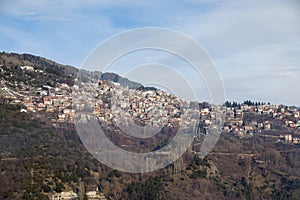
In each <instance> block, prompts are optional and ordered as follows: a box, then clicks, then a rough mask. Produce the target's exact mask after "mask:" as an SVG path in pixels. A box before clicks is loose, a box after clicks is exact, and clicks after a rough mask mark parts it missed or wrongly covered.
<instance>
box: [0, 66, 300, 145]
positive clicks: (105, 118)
mask: <svg viewBox="0 0 300 200" xmlns="http://www.w3.org/2000/svg"><path fill="white" fill-rule="evenodd" d="M21 70H22V71H25V72H27V73H28V72H30V73H36V74H43V73H45V72H43V71H42V70H35V69H34V68H33V67H31V66H21ZM2 71H3V69H2ZM75 82H76V81H75ZM7 83H8V82H7V81H5V80H4V79H2V80H1V85H2V86H3V87H2V89H1V93H2V96H3V97H4V98H5V99H6V100H7V101H9V103H10V104H22V105H23V106H24V107H23V108H21V109H20V112H33V113H38V112H46V113H48V114H50V116H51V120H52V121H53V123H60V122H69V123H73V122H74V117H75V110H76V109H77V110H78V109H79V107H80V106H81V107H82V108H84V106H87V105H88V107H89V108H91V109H93V114H95V115H97V117H98V119H99V121H100V122H105V123H115V124H117V125H119V126H122V125H123V126H125V125H126V126H128V124H129V123H133V122H134V123H136V124H139V125H142V126H143V125H151V126H153V127H155V128H158V127H162V126H163V125H166V126H169V127H175V126H178V125H180V126H183V127H184V126H189V125H190V124H193V123H196V122H197V123H198V124H199V131H198V132H199V133H201V134H205V133H206V132H207V130H208V129H209V128H210V127H211V126H212V125H213V124H214V122H215V121H216V120H220V121H221V120H222V119H221V118H222V112H221V110H224V109H226V110H225V111H226V118H225V120H224V126H223V127H222V131H223V133H226V134H233V135H235V136H237V137H241V138H242V137H252V136H254V135H256V134H260V135H266V136H267V135H272V136H274V137H277V138H278V141H279V142H288V143H294V144H298V143H300V137H299V134H300V109H299V108H297V107H289V106H284V105H271V104H264V103H254V102H251V101H245V102H244V103H242V104H237V103H229V102H226V104H225V105H222V106H215V105H209V104H204V105H205V106H202V105H200V104H199V105H200V106H198V104H197V103H195V102H190V101H188V100H182V99H179V98H178V97H176V96H174V95H170V94H167V93H165V92H163V91H161V90H155V91H154V90H149V91H140V90H135V89H128V88H126V87H123V86H120V84H119V83H115V82H112V81H103V80H98V82H96V83H95V81H94V82H93V83H92V84H90V85H88V84H86V85H85V86H84V87H87V88H89V90H86V91H90V90H91V91H93V93H92V95H91V94H87V93H82V90H81V91H80V92H81V93H76V91H77V90H78V89H82V88H80V87H79V86H78V85H76V84H75V85H74V86H73V87H72V86H71V85H68V84H66V83H57V84H56V85H55V86H49V85H42V87H32V86H28V85H25V84H22V83H21V84H19V86H18V87H17V88H16V87H15V90H13V89H12V88H11V87H9V84H7ZM80 84H83V83H82V82H80ZM81 87H82V86H81ZM76 89H77V90H76ZM85 89H86V88H85ZM78 91H79V90H78ZM72 92H73V93H72ZM88 95H90V97H89V98H87V97H88ZM74 96H75V97H76V100H79V102H76V103H75V106H73V107H72V97H73V98H74ZM77 97H80V98H82V99H80V98H77ZM73 101H74V99H73ZM84 104H86V105H84ZM197 119H199V121H197ZM272 130H276V131H275V132H274V131H272ZM269 137H270V136H269Z"/></svg>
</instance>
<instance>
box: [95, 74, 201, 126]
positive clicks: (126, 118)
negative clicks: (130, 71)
mask: <svg viewBox="0 0 300 200" xmlns="http://www.w3.org/2000/svg"><path fill="white" fill-rule="evenodd" d="M97 97H98V98H97V100H96V102H95V107H94V113H95V114H96V115H97V116H98V118H99V120H100V121H102V122H110V121H112V122H114V123H117V124H119V125H120V124H123V125H129V124H130V121H135V122H137V123H140V124H142V125H146V124H149V125H151V126H153V127H162V126H163V125H164V124H167V126H169V127H173V126H176V125H181V126H189V125H190V124H192V123H195V122H196V121H197V120H198V118H196V117H195V116H197V115H199V109H196V107H195V109H193V108H192V106H191V104H192V102H190V101H187V100H181V99H179V98H178V97H176V96H174V95H170V94H167V93H165V92H163V91H161V90H156V91H152V90H150V91H139V90H134V89H128V88H125V87H121V86H119V85H118V84H113V83H109V82H106V81H105V82H104V81H101V80H100V81H99V83H98V90H97Z"/></svg>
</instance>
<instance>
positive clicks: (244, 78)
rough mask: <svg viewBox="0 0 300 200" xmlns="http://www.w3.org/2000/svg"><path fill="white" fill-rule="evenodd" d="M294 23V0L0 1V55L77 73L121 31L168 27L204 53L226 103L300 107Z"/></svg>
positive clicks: (299, 15)
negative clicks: (33, 58)
mask: <svg viewBox="0 0 300 200" xmlns="http://www.w3.org/2000/svg"><path fill="white" fill-rule="evenodd" d="M299 24H300V4H299V3H298V2H297V0H294V1H293V0H287V1H279V0H264V1H259V0H251V1H250V0H249V1H234V0H226V1H221V0H183V1H176V0H165V1H158V0H154V1H138V0H124V1H117V0H109V1H108V0H86V1H81V0H74V1H64V0H60V1H59V0H52V1H43V0H41V1H34V0H22V1H21V0H20V1H17V0H1V1H0V50H1V51H8V52H19V53H31V54H35V55H40V56H43V57H46V58H49V59H52V60H55V61H57V62H59V63H64V64H71V65H74V66H80V65H81V64H82V62H83V61H84V59H85V58H86V57H87V56H88V54H89V53H90V51H91V50H92V49H93V48H95V47H96V46H97V45H98V44H99V43H100V42H102V41H103V40H105V39H106V38H108V37H110V36H112V35H114V34H117V33H119V32H121V31H125V30H128V29H132V28H141V27H163V28H170V29H174V30H177V31H180V32H182V33H185V34H187V35H189V36H191V37H192V38H194V39H195V40H196V41H197V42H198V43H200V44H201V45H202V46H203V47H204V48H205V49H206V50H207V52H208V53H209V55H210V56H211V58H212V59H213V61H214V62H215V64H216V65H217V67H218V70H219V71H220V74H221V75H222V77H223V80H224V85H225V89H226V95H227V98H228V99H229V100H239V101H242V100H244V99H252V100H257V101H266V102H272V103H277V104H278V103H285V104H290V105H300V103H299V102H300V101H299V99H300V93H299V89H298V86H299V83H300V79H299V75H300V26H299Z"/></svg>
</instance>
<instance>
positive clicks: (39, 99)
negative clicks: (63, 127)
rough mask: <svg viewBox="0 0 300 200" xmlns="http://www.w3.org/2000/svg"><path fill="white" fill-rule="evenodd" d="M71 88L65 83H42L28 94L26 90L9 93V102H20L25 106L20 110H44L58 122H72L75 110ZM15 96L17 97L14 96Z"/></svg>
mask: <svg viewBox="0 0 300 200" xmlns="http://www.w3.org/2000/svg"><path fill="white" fill-rule="evenodd" d="M70 93H71V88H70V86H68V85H67V84H65V83H62V84H57V86H56V87H50V86H46V85H44V86H43V87H40V88H36V90H35V91H31V93H30V94H26V91H24V92H22V94H20V93H17V94H13V95H10V96H9V98H10V99H11V101H10V103H11V104H20V103H22V104H23V105H24V106H25V108H22V109H21V112H28V111H30V112H39V111H45V112H47V113H51V114H53V115H54V116H55V118H54V119H53V120H55V121H58V122H73V120H74V114H75V111H74V110H73V109H72V97H71V95H70ZM16 96H17V97H16Z"/></svg>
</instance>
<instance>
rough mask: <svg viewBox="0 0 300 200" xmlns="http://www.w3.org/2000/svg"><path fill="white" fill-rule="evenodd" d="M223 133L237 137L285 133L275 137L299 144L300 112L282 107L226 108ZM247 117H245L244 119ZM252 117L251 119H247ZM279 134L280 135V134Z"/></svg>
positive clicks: (244, 105)
mask: <svg viewBox="0 0 300 200" xmlns="http://www.w3.org/2000/svg"><path fill="white" fill-rule="evenodd" d="M226 109H227V110H226V122H225V125H224V131H225V132H226V133H234V134H235V135H237V136H239V137H246V136H253V135H255V134H257V133H262V132H264V133H265V132H266V131H271V130H277V131H278V130H280V131H281V132H282V131H283V132H286V133H284V134H280V135H279V134H278V135H276V136H277V137H278V138H279V139H280V140H279V141H285V142H290V143H294V144H298V143H299V139H300V138H299V137H297V135H299V134H300V110H299V108H296V107H287V106H283V105H270V104H268V105H266V104H262V105H247V104H242V105H239V106H238V107H227V108H226ZM246 115H247V117H246ZM249 116H253V117H249ZM281 132H280V133H281Z"/></svg>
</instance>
